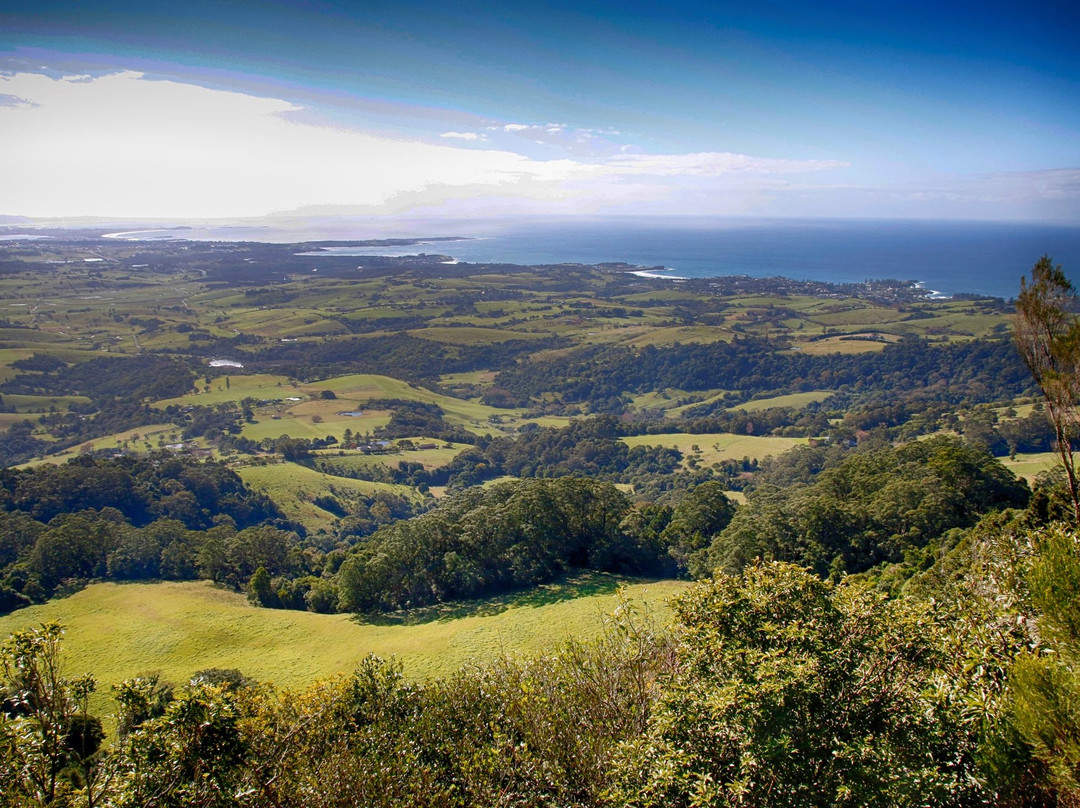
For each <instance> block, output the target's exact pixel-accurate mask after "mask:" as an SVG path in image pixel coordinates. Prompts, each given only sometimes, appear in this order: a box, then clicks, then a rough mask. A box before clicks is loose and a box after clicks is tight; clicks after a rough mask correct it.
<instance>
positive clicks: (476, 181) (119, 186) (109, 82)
mask: <svg viewBox="0 0 1080 808" xmlns="http://www.w3.org/2000/svg"><path fill="white" fill-rule="evenodd" d="M0 99H3V103H2V104H0V175H2V176H3V177H4V178H5V181H4V183H3V190H0V213H4V214H12V215H26V216H39V217H66V216H80V215H99V216H129V217H163V218H168V217H189V218H190V217H199V218H213V217H237V216H259V215H264V214H268V213H271V212H280V211H287V210H292V209H297V208H309V207H315V206H351V207H355V208H358V209H365V210H369V211H372V212H377V211H379V210H381V209H382V210H386V211H387V212H389V211H393V210H400V209H401V208H402V205H403V203H406V202H407V204H408V205H416V206H424V205H428V204H437V203H440V202H447V201H451V200H453V199H455V198H456V199H459V200H468V199H470V198H497V199H503V200H509V199H515V200H516V202H515V203H514V205H513V206H514V207H524V208H525V209H528V207H529V204H528V203H530V202H533V203H536V204H537V205H540V206H544V205H548V204H550V203H551V202H553V201H558V202H559V207H561V208H565V209H570V210H573V209H580V210H586V211H589V212H594V211H596V210H599V209H603V208H605V207H606V206H609V205H611V204H612V203H613V201H614V202H617V204H619V205H621V206H625V205H627V204H632V203H633V202H634V200H635V199H641V200H642V201H649V200H655V199H657V198H673V197H676V196H677V195H678V192H679V190H680V187H681V183H682V182H684V181H685V182H689V183H697V182H699V181H700V180H701V179H702V178H726V177H729V176H731V177H734V176H738V177H741V178H742V180H743V181H745V180H746V179H747V178H751V177H755V176H760V177H767V176H772V175H777V174H791V173H805V172H818V171H823V170H831V169H837V168H842V167H843V166H844V164H843V163H839V162H833V161H798V160H775V159H761V158H754V157H750V156H747V155H738V154H725V153H698V154H685V155H678V154H670V155H649V154H616V155H613V156H610V157H607V158H600V159H595V160H582V159H579V158H575V157H573V156H569V155H566V156H557V157H554V158H551V159H538V158H536V157H530V156H527V155H525V154H522V153H519V152H518V151H515V150H512V149H508V148H498V147H495V146H490V145H488V143H487V141H488V138H487V136H486V135H485V134H484V133H481V132H461V131H443V132H438V131H436V132H433V133H432V136H431V138H430V139H428V140H425V139H423V138H422V137H413V138H411V139H410V138H396V137H390V136H387V135H385V134H381V133H375V132H369V131H363V130H360V129H356V128H345V127H341V126H331V125H319V124H313V123H310V122H305V121H304V119H303V116H302V115H299V114H298V113H301V112H303V110H302V108H301V107H299V106H297V105H295V104H293V103H291V102H289V101H287V100H283V99H280V98H271V97H261V96H256V95H249V94H244V93H239V92H230V91H225V90H220V89H209V88H207V87H203V86H199V85H196V84H188V83H183V82H180V81H168V80H151V79H150V78H148V77H147V76H145V75H144V74H142V73H137V72H130V71H129V72H118V73H112V74H107V75H101V76H96V77H91V76H66V77H60V78H58V77H55V76H54V77H50V76H47V75H41V74H36V73H26V72H24V73H16V74H12V75H5V76H0ZM497 128H499V129H501V130H502V131H503V132H518V133H522V134H525V133H527V132H528V131H530V130H536V131H543V132H546V133H548V134H557V133H560V132H562V130H563V129H564V128H565V127H564V126H563V125H561V124H542V125H537V126H533V125H530V124H515V123H508V124H501V125H499V127H497ZM447 140H451V141H452V140H460V141H463V142H465V143H468V145H467V146H465V145H462V146H455V145H453V144H450V143H444V142H440V141H447ZM643 180H644V181H645V182H644V183H643V182H642V181H643ZM428 191H430V198H427V197H426V196H425V194H426V193H427V192H428Z"/></svg>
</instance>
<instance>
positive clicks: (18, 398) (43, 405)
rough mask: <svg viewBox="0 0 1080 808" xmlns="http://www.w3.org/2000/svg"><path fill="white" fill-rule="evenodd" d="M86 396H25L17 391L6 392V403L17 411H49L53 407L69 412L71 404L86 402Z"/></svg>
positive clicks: (87, 400) (87, 399)
mask: <svg viewBox="0 0 1080 808" xmlns="http://www.w3.org/2000/svg"><path fill="white" fill-rule="evenodd" d="M89 401H90V399H89V398H87V397H86V396H24V395H19V394H17V393H6V394H4V404H6V405H7V406H9V407H14V408H15V411H16V412H49V411H50V410H51V409H56V410H59V411H60V412H67V410H68V407H69V406H70V405H71V404H86V403H88V402H89Z"/></svg>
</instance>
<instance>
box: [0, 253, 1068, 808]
mask: <svg viewBox="0 0 1080 808" xmlns="http://www.w3.org/2000/svg"><path fill="white" fill-rule="evenodd" d="M311 246H312V245H256V244H236V245H228V246H224V247H223V246H221V245H217V246H215V247H214V248H213V249H210V248H207V247H205V246H197V245H190V247H191V248H190V249H187V247H185V248H184V249H183V250H180V249H178V247H177V245H176V244H157V243H154V244H138V243H123V242H106V241H103V240H100V239H96V238H95V237H94V236H93V235H83V236H81V237H80V238H70V239H68V240H67V241H65V242H63V243H55V244H48V245H45V246H42V245H40V244H36V243H31V244H20V243H18V242H7V243H5V244H3V245H0V290H2V291H3V294H4V295H5V296H6V297H7V299H9V300H12V301H19V303H18V305H12V306H9V307H8V308H7V309H5V311H6V312H11V314H9V315H7V316H8V317H9V319H8V320H6V321H5V322H4V324H3V325H2V327H0V341H2V342H3V343H4V344H3V346H0V364H2V365H3V368H2V371H3V372H2V374H0V396H3V406H2V407H0V409H2V410H3V412H0V430H2V431H0V460H3V466H4V468H3V469H2V470H0V612H2V613H7V615H8V616H7V618H4V619H14V620H17V619H18V618H19V615H21V614H35V615H36V614H39V613H40V612H37V611H34V610H36V609H41V608H43V607H45V606H47V605H49V604H55V603H58V602H63V601H65V600H69V599H72V598H74V597H75V596H76V595H77V594H78V593H81V592H89V591H91V590H92V589H93V588H94V587H96V586H100V585H102V584H103V583H111V584H119V583H125V584H128V585H130V584H131V583H132V582H145V583H147V584H156V585H159V586H164V585H165V584H166V583H168V582H177V581H204V582H207V583H206V585H207V586H212V587H216V588H217V589H216V590H215V591H220V592H223V593H224V592H239V593H242V594H240V595H236V596H235V597H238V598H241V599H242V598H244V597H246V599H247V602H248V603H250V606H245V608H247V609H251V610H254V611H257V612H258V613H260V614H283V615H285V614H292V615H295V614H296V613H297V612H306V613H310V614H309V615H307V616H310V617H312V618H313V619H319V620H330V619H339V617H338V616H342V615H351V616H352V618H351V619H353V620H355V621H358V622H361V623H365V624H370V625H374V626H379V625H384V624H385V625H388V624H389V623H390V622H391V621H396V622H397V623H400V624H402V625H406V626H407V625H408V624H409V621H410V620H434V621H436V622H438V621H442V620H449V619H450V618H449V617H448V615H449V614H451V612H452V610H453V609H454V608H457V606H456V605H460V604H466V603H468V604H474V606H475V605H476V604H480V605H481V607H482V604H484V603H490V604H493V605H492V607H491V608H492V609H498V608H501V607H499V606H496V605H495V604H498V603H500V601H499V599H500V598H505V597H507V596H509V595H512V594H514V593H519V594H520V593H529V592H538V591H542V588H543V587H545V586H554V585H558V584H559V582H561V581H566V580H573V579H575V576H580V575H598V576H609V578H605V579H604V580H609V579H610V580H617V581H646V582H647V581H661V580H674V579H678V580H683V581H687V582H688V583H686V584H681V586H685V590H684V591H683V594H681V595H679V596H678V597H677V598H675V600H674V601H673V602H672V604H671V606H670V610H669V611H665V612H663V613H654V612H652V611H649V610H646V609H644V608H642V607H641V606H640V605H639V604H637V603H635V602H633V601H631V600H623V601H622V602H621V603H620V605H619V606H618V608H617V609H616V611H615V612H614V613H612V614H610V615H608V616H606V617H605V618H604V620H603V624H602V627H601V628H600V629H599V630H598V632H597V633H595V634H594V635H589V636H581V637H570V638H567V639H563V640H558V639H557V636H556V635H554V634H553V638H552V640H551V642H550V643H549V645H548V646H546V647H545V648H543V649H542V650H538V651H532V652H529V653H520V652H515V651H513V650H511V649H504V650H502V651H500V652H498V653H491V654H488V655H487V656H486V657H485V658H477V659H475V660H474V661H473V662H471V663H469V664H467V665H465V666H464V667H462V668H460V669H459V670H457V671H456V672H454V673H452V674H449V675H439V676H434V677H426V678H416V677H413V676H410V674H409V672H408V671H406V670H405V669H404V667H403V666H402V664H401V663H400V662H398V661H395V660H394V659H380V658H377V657H374V656H372V657H369V658H367V659H366V660H365V661H364V662H363V664H361V665H360V666H359V667H358V668H356V669H354V670H339V671H338V672H336V673H333V674H332V675H328V676H324V677H319V678H316V677H312V680H311V682H310V684H308V685H307V686H305V687H300V688H291V689H290V688H281V687H275V686H274V685H272V684H270V683H268V682H261V681H256V680H254V679H252V678H249V677H248V676H247V675H246V673H245V671H243V670H240V669H234V668H231V667H220V666H219V667H204V668H202V669H198V670H195V669H193V670H191V671H190V676H187V677H186V678H183V679H170V678H168V677H166V676H164V675H163V674H161V673H160V672H155V669H154V667H153V665H152V662H150V661H149V660H152V657H149V658H148V664H147V665H146V666H145V667H144V668H143V669H142V671H141V672H140V673H138V674H137V675H134V676H129V677H126V678H123V679H122V680H111V681H107V680H104V679H102V680H100V681H99V680H98V679H96V678H95V677H94V676H93V675H92V671H93V670H94V667H95V664H94V663H95V660H94V659H93V658H92V657H91V658H85V657H80V658H79V659H78V661H77V664H78V668H73V667H72V665H71V662H70V660H69V659H68V651H67V650H66V649H67V645H66V642H67V641H66V639H65V632H66V629H65V627H64V626H62V625H60V624H57V623H54V622H44V623H41V622H38V623H35V624H23V625H19V626H18V627H16V628H14V629H13V630H12V631H11V632H10V636H8V637H7V639H6V640H3V641H2V644H0V783H2V784H3V786H4V787H3V788H0V804H2V805H11V806H88V807H89V806H94V805H100V806H106V805H111V806H121V805H133V806H134V805H138V806H189V805H190V806H270V805H290V806H291V805H297V806H307V805H310V806H352V805H386V806H391V805H400V806H404V805H431V806H445V805H461V806H472V805H493V806H494V805H506V806H509V805H551V806H572V805H573V806H600V805H610V806H668V805H672V806H679V805H685V806H691V805H715V806H750V805H769V806H773V805H777V806H807V805H821V806H841V805H860V806H862V805H866V806H871V805H880V806H895V805H927V806H931V805H932V806H988V805H990V806H1021V805H1024V806H1026V805H1036V806H1043V805H1045V806H1070V805H1077V804H1080V714H1078V712H1077V706H1076V705H1077V704H1080V674H1078V671H1080V667H1078V666H1080V534H1078V532H1077V531H1078V530H1080V485H1078V483H1077V476H1076V474H1075V468H1074V466H1073V463H1072V452H1073V450H1074V448H1075V447H1076V446H1077V445H1078V438H1080V435H1078V434H1077V433H1076V424H1077V423H1078V419H1077V418H1076V414H1077V403H1078V402H1080V382H1078V381H1077V379H1078V378H1080V373H1078V372H1077V371H1080V349H1078V348H1077V346H1080V319H1078V314H1080V305H1078V304H1080V299H1078V297H1077V294H1076V292H1075V290H1074V289H1073V288H1072V286H1071V284H1070V283H1069V282H1068V281H1067V280H1066V279H1065V276H1064V274H1063V273H1062V272H1061V269H1060V268H1059V267H1055V266H1054V265H1053V264H1052V262H1051V261H1050V260H1049V259H1048V258H1044V259H1042V260H1041V261H1040V262H1039V263H1037V264H1036V265H1035V268H1034V269H1033V270H1032V271H1031V278H1030V280H1028V278H1027V277H1025V279H1024V282H1023V283H1022V284H1021V288H1020V294H1019V296H1018V299H1017V301H1015V303H1014V304H1005V302H1004V301H1000V300H993V299H978V298H958V299H954V300H941V301H937V300H931V299H928V298H927V297H926V295H925V293H923V292H921V291H920V290H918V289H917V288H913V287H910V286H906V285H904V284H902V283H897V282H879V283H868V284H866V285H863V286H862V287H860V288H844V287H830V286H827V285H811V284H799V283H797V282H789V281H784V280H783V279H775V280H773V281H772V282H764V281H754V282H750V281H749V280H748V279H741V280H740V279H717V280H715V281H701V282H688V283H686V284H680V285H678V286H675V285H672V284H670V283H669V282H667V281H663V280H659V279H650V278H642V277H640V276H636V275H632V274H630V273H628V272H627V271H626V270H627V269H628V268H627V267H625V266H615V265H611V266H608V265H604V266H595V267H585V266H577V265H575V266H562V267H513V266H509V265H476V266H473V265H467V264H464V265H463V264H454V265H445V264H441V263H440V262H439V261H438V260H435V259H438V258H439V256H415V257H402V258H392V259H389V258H388V259H385V260H377V261H367V260H366V259H365V267H364V270H365V272H364V273H359V272H358V271H357V268H356V267H355V262H350V261H349V260H348V259H340V258H337V259H336V258H334V257H332V256H325V255H324V256H319V270H320V271H319V275H318V277H317V278H316V277H312V276H311V274H310V264H311V262H312V260H313V259H312V258H311V257H310V250H308V249H300V248H310V247H311ZM315 246H316V247H317V245H315ZM88 251H93V252H92V253H91V252H88ZM89 254H92V255H93V256H95V258H96V257H100V256H105V258H106V259H107V260H105V261H101V262H99V261H96V260H95V261H94V262H92V263H87V262H86V259H85V257H84V256H85V255H89ZM102 290H106V291H108V292H109V293H110V294H109V295H108V296H105V297H102V296H101V295H100V293H101V292H102ZM44 300H49V301H50V303H51V305H48V306H44V305H42V304H41V302H40V301H44ZM24 302H25V303H26V305H23V303H24ZM31 302H34V305H30V303H31ZM1014 312H1015V313H1014ZM439 609H444V610H446V611H445V612H439V611H437V610H439ZM269 610H274V611H269ZM431 610H436V611H431ZM421 615H428V616H427V617H421ZM430 615H435V616H434V617H431V616H430ZM439 615H443V616H439ZM300 616H304V615H300ZM340 619H344V618H340ZM6 625H7V624H6ZM10 625H13V626H15V625H16V624H15V623H11V624H10ZM98 661H99V662H100V661H102V660H100V659H99V660H98ZM87 671H90V672H91V673H87ZM106 703H107V704H109V705H111V706H110V707H109V708H108V711H107V712H105V711H103V709H102V705H103V704H106Z"/></svg>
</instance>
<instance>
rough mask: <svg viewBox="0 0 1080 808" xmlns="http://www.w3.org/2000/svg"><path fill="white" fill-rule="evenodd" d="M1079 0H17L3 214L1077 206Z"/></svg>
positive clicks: (939, 214)
mask: <svg viewBox="0 0 1080 808" xmlns="http://www.w3.org/2000/svg"><path fill="white" fill-rule="evenodd" d="M1075 5H1076V4H1075V3H1067V2H1039V0H1034V1H1033V2H1024V3H1020V2H994V0H984V2H978V3H974V2H971V3H967V2H949V0H941V1H940V2H935V3H928V2H920V1H919V0H911V1H910V2H903V1H902V0H895V1H894V2H890V3H879V2H875V1H874V0H866V1H864V2H832V3H819V2H814V1H813V0H804V1H803V2H769V1H768V0H766V1H765V2H747V1H746V0H743V2H740V3H728V2H723V1H722V0H720V1H718V2H700V3H699V2H693V1H692V0H690V1H689V2H682V3H678V4H663V3H659V2H655V0H653V2H636V0H623V1H622V2H607V0H578V1H577V2H554V3H542V4H541V3H528V2H521V3H512V2H506V1H505V0H504V1H503V2H473V1H472V0H461V1H460V2H453V3H447V2H423V1H413V0H395V2H385V1H384V2H351V3H346V2H337V1H335V0H330V1H324V2H314V1H312V2H299V1H295V0H276V1H275V0H267V1H264V2H245V1H244V0H239V1H238V2H227V3H220V2H215V3H210V2H205V1H204V0H190V1H188V2H183V3H177V2H171V1H170V2H167V3H165V2H154V1H153V0H145V1H144V2H139V3H134V2H92V1H91V0H86V1H84V2H78V1H77V0H33V1H32V2H27V1H26V0H5V2H4V3H3V5H2V6H0V216H25V217H36V218H49V217H52V218H72V217H82V216H90V217H101V218H111V219H114V220H132V221H137V220H151V219H163V220H175V221H181V220H185V221H186V220H195V219H200V220H205V219H236V218H241V217H261V216H267V215H277V216H293V215H300V216H321V215H334V214H342V215H375V216H389V217H393V216H412V217H432V218H438V217H451V216H454V217H461V216H473V217H480V216H536V215H571V214H572V215H582V214H588V215H635V216H642V215H646V216H648V215H657V216H687V215H695V216H702V215H705V216H713V215H715V216H756V217H763V216H764V217H840V218H843V217H859V218H926V219H940V218H948V219H989V220H1014V221H1040V222H1063V223H1072V224H1080V47H1078V45H1080V11H1078V10H1075V9H1074V6H1075Z"/></svg>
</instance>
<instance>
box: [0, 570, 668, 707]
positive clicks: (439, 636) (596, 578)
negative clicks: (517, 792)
mask: <svg viewBox="0 0 1080 808" xmlns="http://www.w3.org/2000/svg"><path fill="white" fill-rule="evenodd" d="M688 586H689V584H688V583H686V582H683V581H652V582H645V581H640V580H632V579H621V578H616V577H614V576H609V575H602V574H589V575H582V576H577V577H572V578H568V579H566V580H564V581H562V582H559V583H554V584H549V585H546V586H541V587H537V588H535V589H532V590H529V591H527V592H524V593H520V594H517V595H510V596H505V597H499V598H492V599H488V600H482V601H469V602H464V603H455V604H444V605H442V606H440V607H435V608H431V609H427V610H423V611H419V612H416V613H413V614H411V615H391V616H387V617H385V618H382V619H379V620H377V621H374V622H364V621H363V620H359V619H357V618H354V617H352V616H350V615H321V614H313V613H311V612H296V611H285V610H278V609H260V608H256V607H254V606H251V605H250V604H248V602H247V600H246V599H245V598H244V596H243V595H241V594H238V593H236V592H229V591H225V590H221V589H216V588H214V587H213V586H211V585H210V584H209V583H208V582H205V581H203V582H183V583H174V582H161V583H129V584H118V583H96V584H91V585H90V586H88V587H87V588H86V589H83V590H82V591H80V592H77V593H75V594H74V595H71V596H70V597H67V598H63V599H56V600H52V601H49V602H48V603H45V604H43V605H40V606H32V607H30V608H27V609H22V610H19V611H16V612H14V613H12V614H9V615H7V616H4V617H0V636H3V637H6V636H7V635H8V634H10V633H11V632H13V631H17V630H21V629H26V628H31V627H34V626H37V625H40V624H41V623H43V622H51V621H56V622H59V623H61V624H62V625H63V626H64V627H65V629H66V636H65V640H64V649H65V652H66V660H65V670H66V673H67V674H68V675H72V676H76V675H81V674H83V673H93V674H94V675H95V676H96V677H97V680H98V683H99V686H98V692H97V693H96V694H95V697H94V704H93V709H94V710H95V711H97V712H99V713H105V714H108V713H111V712H112V710H113V706H112V700H111V696H110V686H111V685H113V684H115V683H117V682H120V681H123V680H124V679H127V678H130V677H132V676H137V675H139V674H145V673H148V672H155V671H156V672H158V673H160V674H161V676H162V677H163V678H164V679H166V680H168V681H171V682H174V683H182V682H184V681H185V680H186V679H188V678H189V677H190V676H191V675H192V674H194V673H195V672H196V671H199V670H203V669H205V668H238V669H239V670H240V671H242V672H243V673H244V674H245V675H247V676H250V677H252V678H254V679H257V680H259V681H264V682H273V683H274V684H276V685H278V686H280V687H287V688H301V687H304V686H305V685H307V684H309V683H310V682H312V681H313V680H315V679H317V678H320V677H326V676H330V675H333V674H336V673H346V672H348V671H350V670H352V669H354V668H355V667H356V666H357V665H358V664H359V662H360V661H361V660H362V659H363V658H364V657H365V656H367V655H368V654H376V655H378V656H381V657H397V658H398V659H400V660H401V661H402V663H403V665H404V668H405V673H406V675H407V676H409V677H410V678H413V679H421V680H422V679H429V678H432V677H435V676H442V675H446V674H449V673H451V672H453V671H454V670H456V669H458V668H460V667H461V666H462V665H464V664H465V663H467V662H470V661H476V662H483V661H484V660H490V659H493V658H495V657H497V656H498V655H500V654H504V653H530V652H538V651H542V650H546V649H550V648H552V647H553V646H554V645H556V644H557V643H559V642H561V641H562V640H564V639H565V638H567V637H578V638H588V637H590V636H595V635H596V634H597V633H598V632H600V631H601V630H602V627H603V624H604V622H605V619H606V618H607V616H608V615H610V614H611V613H612V612H613V611H614V610H615V609H616V608H618V607H619V605H620V603H621V602H622V598H623V597H625V598H626V599H628V600H629V602H630V603H631V604H635V605H637V606H639V607H640V608H642V609H644V610H646V611H648V612H650V613H652V614H653V615H654V616H655V617H656V619H658V620H661V621H665V622H666V621H667V620H668V619H669V614H670V613H669V611H668V608H667V606H666V601H667V600H668V599H669V598H670V597H671V596H672V595H675V594H678V593H679V592H682V591H684V590H685V589H686V588H687V587H688ZM620 593H621V594H620Z"/></svg>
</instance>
